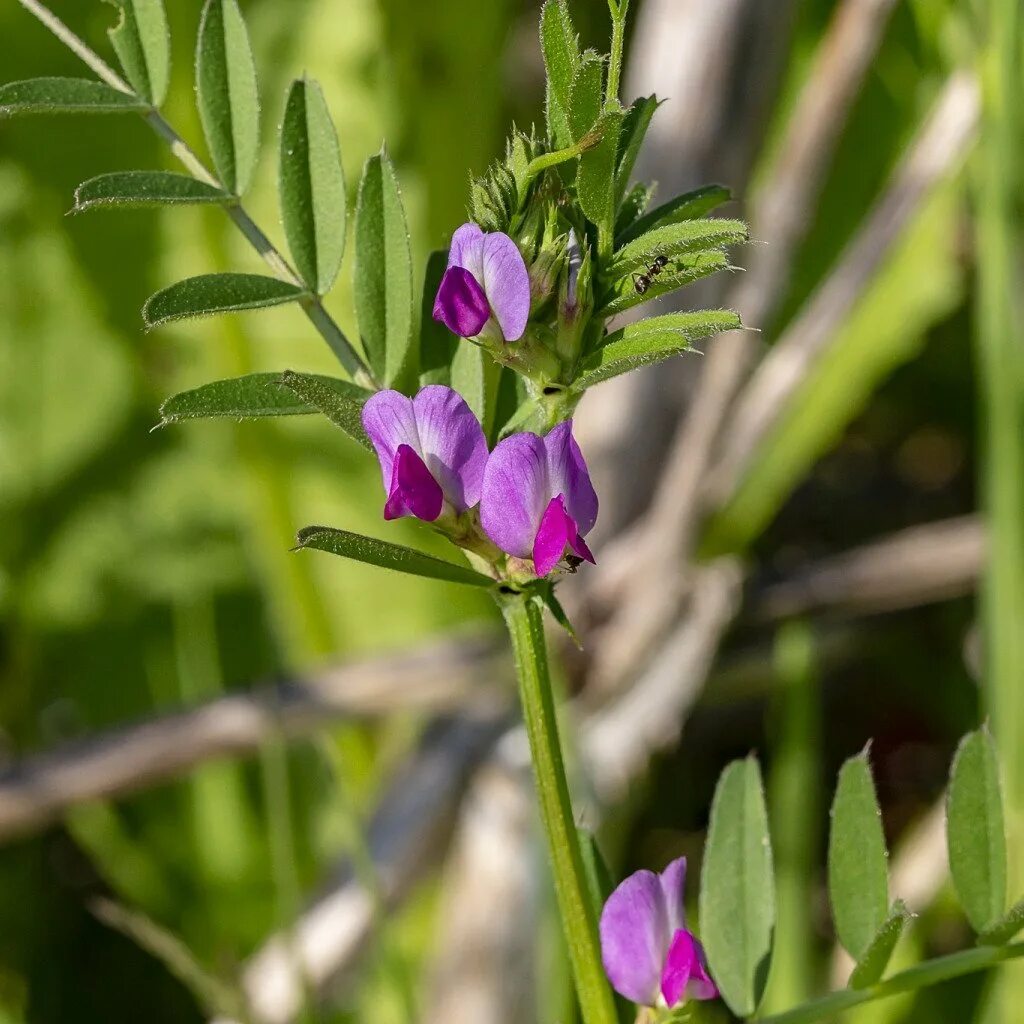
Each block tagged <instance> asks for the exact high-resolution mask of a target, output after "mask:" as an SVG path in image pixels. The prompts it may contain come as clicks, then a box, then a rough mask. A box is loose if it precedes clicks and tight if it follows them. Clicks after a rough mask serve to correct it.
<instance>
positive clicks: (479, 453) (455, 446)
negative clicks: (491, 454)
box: [412, 384, 487, 512]
mask: <svg viewBox="0 0 1024 1024" xmlns="http://www.w3.org/2000/svg"><path fill="white" fill-rule="evenodd" d="M412 404H413V409H414V411H415V414H416V426H417V428H418V431H419V439H420V452H421V454H422V455H423V461H424V462H425V463H426V464H427V469H429V470H430V473H431V475H432V476H433V477H434V479H435V480H436V481H437V482H438V483H439V484H440V485H441V490H443V491H444V495H445V497H446V498H447V499H448V501H449V502H450V503H451V505H452V507H453V508H454V509H455V510H456V511H457V512H464V511H465V510H466V509H468V508H472V507H473V506H474V505H476V504H477V503H478V502H479V501H480V491H481V489H482V487H483V480H484V467H485V466H486V465H487V438H486V437H484V431H483V427H481V426H480V421H479V420H478V419H477V418H476V414H475V413H474V412H473V410H472V409H470V407H469V406H468V405H467V404H466V400H465V399H464V398H463V397H462V396H461V395H460V394H459V393H458V392H457V391H453V390H452V389H451V388H449V387H445V386H444V385H442V384H429V385H427V387H425V388H422V389H421V390H420V392H419V394H418V395H417V396H416V397H415V398H414V399H413V403H412Z"/></svg>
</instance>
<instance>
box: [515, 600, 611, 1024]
mask: <svg viewBox="0 0 1024 1024" xmlns="http://www.w3.org/2000/svg"><path fill="white" fill-rule="evenodd" d="M499 604H500V606H501V611H502V614H503V615H504V617H505V624H506V625H507V627H508V632H509V637H510V639H511V641H512V653H513V656H514V658H515V665H516V673H517V675H518V678H519V696H520V703H521V704H522V709H523V720H524V722H525V724H526V734H527V736H528V738H529V741H530V754H531V759H532V761H533V770H534V778H535V781H536V785H537V796H538V802H539V804H540V814H541V822H542V824H543V827H544V832H545V834H546V835H547V840H548V853H549V856H550V860H551V873H552V877H553V879H554V885H555V897H556V899H557V901H558V909H559V914H560V917H561V919H562V928H563V930H564V933H565V941H566V945H567V947H568V950H569V960H570V962H571V964H572V973H573V978H574V980H575V983H576V993H577V997H578V998H579V1003H580V1011H581V1013H582V1016H583V1022H584V1024H616V1020H617V1017H616V1013H615V1004H614V1002H613V1001H612V994H611V989H610V988H609V986H608V982H607V981H606V980H605V974H604V968H603V967H602V964H601V951H600V946H599V944H598V937H597V917H596V915H595V913H594V908H593V906H592V904H591V902H590V898H589V895H588V889H587V880H586V874H585V871H584V867H583V857H582V854H581V852H580V846H579V839H578V837H577V833H576V823H575V819H574V818H573V813H572V803H571V801H570V799H569V785H568V782H567V780H566V775H565V762H564V760H563V757H562V748H561V743H560V741H559V738H558V719H557V715H556V711H555V701H554V697H553V695H552V692H551V677H550V674H549V672H548V658H547V648H546V645H545V641H544V630H543V623H542V617H541V607H540V604H539V602H538V599H537V598H536V597H535V596H533V595H529V594H522V593H507V594H502V595H501V596H500V597H499Z"/></svg>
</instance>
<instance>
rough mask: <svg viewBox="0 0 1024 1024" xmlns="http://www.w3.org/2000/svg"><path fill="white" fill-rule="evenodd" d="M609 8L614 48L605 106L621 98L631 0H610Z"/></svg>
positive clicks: (612, 104) (609, 68)
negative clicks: (623, 59) (623, 52)
mask: <svg viewBox="0 0 1024 1024" xmlns="http://www.w3.org/2000/svg"><path fill="white" fill-rule="evenodd" d="M608 9H609V10H610V11H611V15H612V48H611V57H610V59H609V61H608V87H607V90H606V93H605V106H606V107H611V106H614V104H616V103H617V102H618V100H619V80H620V79H621V77H622V51H623V47H624V46H625V40H626V13H627V11H628V10H629V0H618V3H616V2H615V0H608Z"/></svg>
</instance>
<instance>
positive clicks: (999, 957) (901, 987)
mask: <svg viewBox="0 0 1024 1024" xmlns="http://www.w3.org/2000/svg"><path fill="white" fill-rule="evenodd" d="M1020 957H1024V942H1018V943H1015V944H1014V945H1012V946H998V947H985V946H982V947H979V948H977V949H965V950H963V951H962V952H960V953H951V954H950V955H949V956H943V957H938V958H937V959H935V960H928V961H926V962H925V963H923V964H918V965H917V966H916V967H911V968H909V969H908V970H906V971H901V972H900V973H899V974H894V975H893V976H892V977H891V978H887V979H886V980H885V981H880V982H879V983H878V984H877V985H872V986H870V987H869V988H863V989H856V990H854V989H843V990H842V991H840V992H832V993H831V994H830V995H827V996H822V998H821V999H815V1000H814V1001H812V1002H810V1003H804V1005H803V1006H797V1007H795V1008H794V1009H792V1010H786V1011H785V1013H777V1014H774V1015H773V1016H771V1017H762V1018H761V1024H812V1022H813V1021H818V1020H825V1019H828V1018H832V1017H834V1016H835V1015H836V1014H839V1013H842V1012H843V1011H844V1010H849V1009H851V1008H853V1007H854V1006H860V1005H862V1004H863V1003H872V1002H875V1000H878V999H887V998H889V996H895V995H899V994H900V993H901V992H916V991H917V990H918V989H922V988H929V987H931V986H932V985H938V984H940V983H941V982H943V981H949V980H951V979H952V978H960V977H962V976H963V975H965V974H974V973H975V972H977V971H984V970H987V969H988V968H990V967H995V966H996V965H997V964H1001V963H1005V962H1007V961H1009V960H1017V959H1019V958H1020Z"/></svg>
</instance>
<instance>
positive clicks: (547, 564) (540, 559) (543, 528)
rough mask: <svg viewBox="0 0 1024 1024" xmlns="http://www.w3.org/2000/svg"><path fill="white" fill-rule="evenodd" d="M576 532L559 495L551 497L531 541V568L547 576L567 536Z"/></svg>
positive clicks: (556, 562)
mask: <svg viewBox="0 0 1024 1024" xmlns="http://www.w3.org/2000/svg"><path fill="white" fill-rule="evenodd" d="M575 533H576V524H575V523H574V522H573V521H572V520H571V519H570V518H569V516H568V515H567V514H566V511H565V502H563V501H562V499H561V497H557V498H552V499H551V501H550V503H549V504H548V507H547V508H546V509H545V511H544V515H543V517H542V518H541V521H540V528H539V529H538V530H537V537H536V539H535V540H534V542H533V569H534V572H536V574H537V575H538V576H547V574H548V573H549V572H551V570H552V569H554V567H555V566H556V565H557V564H558V560H559V559H560V558H561V557H562V555H563V553H564V552H565V547H566V545H567V544H568V543H569V537H570V536H571V535H573V534H575Z"/></svg>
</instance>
